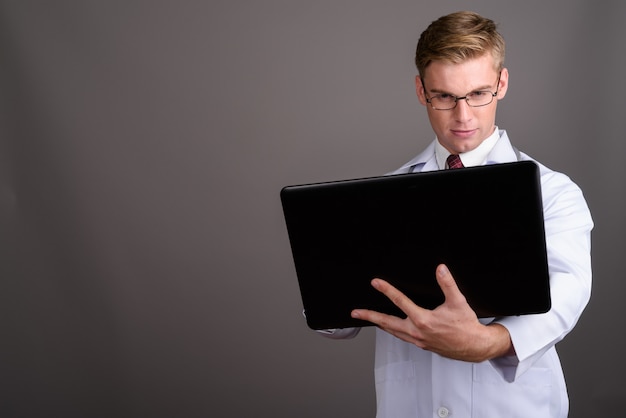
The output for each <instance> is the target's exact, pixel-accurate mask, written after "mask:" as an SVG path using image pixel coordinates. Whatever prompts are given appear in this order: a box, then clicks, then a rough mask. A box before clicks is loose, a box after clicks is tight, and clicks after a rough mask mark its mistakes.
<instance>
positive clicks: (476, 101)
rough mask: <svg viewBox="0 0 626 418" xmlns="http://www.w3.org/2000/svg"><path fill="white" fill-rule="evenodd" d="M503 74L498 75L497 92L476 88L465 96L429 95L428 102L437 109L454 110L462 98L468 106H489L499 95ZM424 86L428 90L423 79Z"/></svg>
mask: <svg viewBox="0 0 626 418" xmlns="http://www.w3.org/2000/svg"><path fill="white" fill-rule="evenodd" d="M501 75H502V73H500V74H499V75H498V81H497V82H496V92H495V93H492V92H491V91H489V90H476V91H473V92H471V93H467V94H466V95H465V96H463V97H457V96H455V95H454V94H448V93H441V94H435V95H434V96H432V97H427V98H426V102H427V103H429V104H430V106H431V107H432V108H433V109H435V110H452V109H454V108H455V107H456V104H457V102H458V101H459V100H462V99H464V100H465V102H466V103H467V104H468V106H471V107H481V106H487V105H488V104H490V103H491V102H493V98H494V97H496V96H497V95H498V90H497V86H499V85H500V76H501ZM422 87H424V91H426V86H425V85H424V80H423V79H422Z"/></svg>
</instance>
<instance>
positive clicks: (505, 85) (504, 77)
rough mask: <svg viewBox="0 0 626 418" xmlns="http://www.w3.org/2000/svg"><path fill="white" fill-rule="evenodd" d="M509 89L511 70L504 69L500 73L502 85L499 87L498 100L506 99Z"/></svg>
mask: <svg viewBox="0 0 626 418" xmlns="http://www.w3.org/2000/svg"><path fill="white" fill-rule="evenodd" d="M508 89H509V70H508V69H506V68H503V69H502V72H501V73H500V84H499V85H498V100H501V99H504V96H506V92H507V90H508Z"/></svg>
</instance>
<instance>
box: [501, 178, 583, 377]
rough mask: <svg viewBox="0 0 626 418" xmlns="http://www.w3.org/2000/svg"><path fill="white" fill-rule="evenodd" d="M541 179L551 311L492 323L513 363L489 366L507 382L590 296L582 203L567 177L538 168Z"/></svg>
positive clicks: (570, 323)
mask: <svg viewBox="0 0 626 418" xmlns="http://www.w3.org/2000/svg"><path fill="white" fill-rule="evenodd" d="M541 177H542V194H543V211H544V222H545V232H546V247H547V255H548V268H549V272H550V293H551V297H552V308H551V309H550V311H549V312H547V313H545V314H538V315H522V316H516V317H506V318H501V319H499V320H496V321H495V322H498V323H500V324H502V325H503V326H505V327H506V328H507V329H508V331H509V333H510V335H511V340H512V342H513V346H514V348H515V353H516V357H517V359H516V361H512V359H511V358H501V359H495V360H492V364H493V365H494V366H495V368H496V369H497V370H498V371H499V372H500V373H501V374H502V376H503V377H504V378H505V379H506V380H508V381H513V380H515V379H517V378H518V377H519V376H521V375H522V374H523V373H524V372H526V371H527V370H528V369H529V368H531V367H532V365H533V364H534V363H535V362H536V361H537V360H538V359H539V358H541V356H542V355H543V354H544V353H545V352H546V351H547V350H549V349H550V348H551V347H553V346H554V345H555V344H556V343H557V342H559V341H561V340H562V339H563V338H564V337H565V336H566V335H567V334H568V333H569V332H570V331H571V330H572V328H573V327H574V326H575V325H576V322H577V321H578V319H579V317H580V315H581V314H582V312H583V310H584V308H585V306H586V305H587V303H588V301H589V298H590V296H591V229H592V228H593V221H592V219H591V214H590V212H589V209H588V207H587V203H586V202H585V199H584V197H583V194H582V192H581V190H580V189H579V188H578V186H576V185H575V184H574V183H572V182H571V180H570V179H569V178H568V177H567V176H565V175H563V174H560V173H556V172H552V171H549V170H547V169H545V167H542V175H541Z"/></svg>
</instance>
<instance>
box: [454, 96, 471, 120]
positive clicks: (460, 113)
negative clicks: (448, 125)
mask: <svg viewBox="0 0 626 418" xmlns="http://www.w3.org/2000/svg"><path fill="white" fill-rule="evenodd" d="M453 111H454V117H455V119H456V120H457V121H459V122H468V121H470V120H471V119H472V116H473V112H472V107H471V106H470V105H468V104H467V100H465V99H461V100H458V101H457V102H456V107H455V108H454V109H453Z"/></svg>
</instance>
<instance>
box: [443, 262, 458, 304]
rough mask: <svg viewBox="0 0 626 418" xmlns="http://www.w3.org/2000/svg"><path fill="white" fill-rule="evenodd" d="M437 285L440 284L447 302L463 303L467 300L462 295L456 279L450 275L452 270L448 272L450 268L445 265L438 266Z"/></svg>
mask: <svg viewBox="0 0 626 418" xmlns="http://www.w3.org/2000/svg"><path fill="white" fill-rule="evenodd" d="M437 283H439V287H440V288H441V290H442V291H443V295H444V297H445V299H446V301H448V302H453V301H461V302H462V301H464V300H465V296H463V293H461V290H460V289H459V287H458V286H457V284H456V281H455V280H454V277H452V273H450V270H448V267H447V266H446V265H445V264H440V265H439V266H437Z"/></svg>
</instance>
